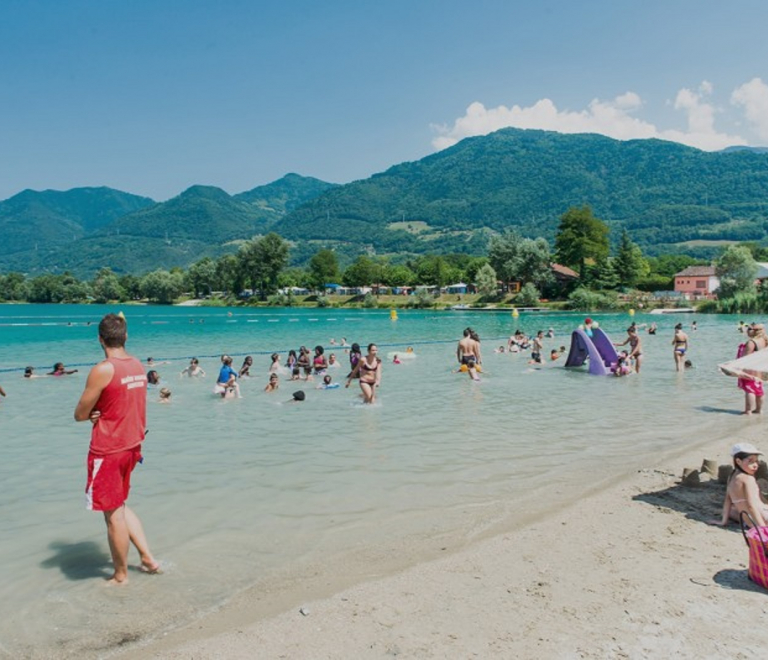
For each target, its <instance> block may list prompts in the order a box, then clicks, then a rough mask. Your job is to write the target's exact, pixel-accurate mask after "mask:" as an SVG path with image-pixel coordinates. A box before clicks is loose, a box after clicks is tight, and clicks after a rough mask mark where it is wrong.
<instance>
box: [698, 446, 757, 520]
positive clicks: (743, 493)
mask: <svg viewBox="0 0 768 660" xmlns="http://www.w3.org/2000/svg"><path fill="white" fill-rule="evenodd" d="M761 454H762V452H761V451H760V450H759V449H756V448H755V447H754V446H752V445H751V444H749V443H747V442H740V443H738V444H735V445H733V448H732V449H731V456H732V457H733V472H732V473H731V476H730V477H729V478H728V487H727V488H726V490H725V501H724V502H723V515H722V517H721V518H720V520H711V521H710V522H711V523H712V524H713V525H727V524H728V522H729V521H731V520H736V521H738V520H739V516H740V515H741V512H742V511H746V512H747V513H749V515H750V516H751V517H752V520H754V522H755V524H757V525H759V526H760V527H764V526H765V523H766V520H768V506H766V505H765V504H764V503H763V501H762V500H761V499H760V489H759V488H758V486H757V480H756V479H755V474H757V469H758V468H759V467H760V455H761Z"/></svg>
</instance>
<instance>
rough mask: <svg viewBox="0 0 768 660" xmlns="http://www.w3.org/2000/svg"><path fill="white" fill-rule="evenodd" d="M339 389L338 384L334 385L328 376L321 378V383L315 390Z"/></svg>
mask: <svg viewBox="0 0 768 660" xmlns="http://www.w3.org/2000/svg"><path fill="white" fill-rule="evenodd" d="M338 387H339V384H338V383H334V382H333V379H332V378H331V377H330V376H329V375H325V376H323V382H322V383H320V384H319V385H318V386H317V387H316V388H315V389H318V390H335V389H337V388H338Z"/></svg>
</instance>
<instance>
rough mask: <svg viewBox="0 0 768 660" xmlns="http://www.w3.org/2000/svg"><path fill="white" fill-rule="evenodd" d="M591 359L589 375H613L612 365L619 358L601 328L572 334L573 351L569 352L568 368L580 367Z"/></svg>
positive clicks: (577, 331)
mask: <svg viewBox="0 0 768 660" xmlns="http://www.w3.org/2000/svg"><path fill="white" fill-rule="evenodd" d="M587 359H589V373H591V374H592V375H593V376H610V375H612V373H613V372H612V371H611V365H614V364H616V362H617V361H618V359H619V356H618V355H617V353H616V349H615V348H614V346H613V343H612V342H611V340H610V339H609V338H608V335H606V334H605V333H604V332H603V331H602V330H601V329H600V328H592V329H591V330H590V331H589V332H587V331H586V330H582V329H579V330H574V331H573V333H572V334H571V350H570V351H569V352H568V359H567V360H566V362H565V366H566V367H580V366H582V365H583V364H584V362H586V360H587Z"/></svg>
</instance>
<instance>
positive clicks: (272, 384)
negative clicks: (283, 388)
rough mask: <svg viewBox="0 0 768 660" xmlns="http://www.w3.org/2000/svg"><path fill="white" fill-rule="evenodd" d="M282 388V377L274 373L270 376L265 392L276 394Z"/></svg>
mask: <svg viewBox="0 0 768 660" xmlns="http://www.w3.org/2000/svg"><path fill="white" fill-rule="evenodd" d="M279 387H280V377H279V376H278V375H277V374H276V373H272V374H270V375H269V382H268V383H267V386H266V387H265V388H264V391H265V392H276V391H277V388H279Z"/></svg>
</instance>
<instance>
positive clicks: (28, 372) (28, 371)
mask: <svg viewBox="0 0 768 660" xmlns="http://www.w3.org/2000/svg"><path fill="white" fill-rule="evenodd" d="M47 375H48V374H36V373H35V368H34V367H24V378H45V377H46V376H47Z"/></svg>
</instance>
